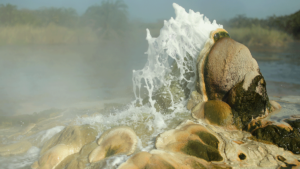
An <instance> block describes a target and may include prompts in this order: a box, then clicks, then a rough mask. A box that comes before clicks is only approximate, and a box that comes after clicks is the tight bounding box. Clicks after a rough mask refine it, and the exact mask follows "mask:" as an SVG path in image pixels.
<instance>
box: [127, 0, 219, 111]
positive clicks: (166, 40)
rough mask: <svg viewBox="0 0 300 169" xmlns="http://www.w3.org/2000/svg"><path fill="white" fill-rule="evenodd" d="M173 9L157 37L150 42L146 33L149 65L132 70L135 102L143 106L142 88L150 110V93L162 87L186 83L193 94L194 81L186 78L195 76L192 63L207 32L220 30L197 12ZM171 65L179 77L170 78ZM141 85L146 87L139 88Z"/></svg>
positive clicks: (150, 39) (177, 7)
mask: <svg viewBox="0 0 300 169" xmlns="http://www.w3.org/2000/svg"><path fill="white" fill-rule="evenodd" d="M173 7H174V9H175V13H176V18H175V19H174V18H171V19H170V20H169V21H164V26H163V28H162V29H161V30H160V35H159V37H157V38H153V37H152V36H151V34H150V31H149V30H148V29H147V37H146V39H147V41H148V44H149V47H148V50H147V52H146V54H147V55H148V61H147V63H146V65H145V67H144V68H143V69H142V70H133V78H132V81H133V90H134V94H135V97H136V99H137V100H138V102H139V103H140V104H142V98H141V95H140V91H141V88H142V87H145V88H146V89H147V91H148V96H149V102H150V104H151V107H152V108H153V109H154V104H155V100H152V96H153V93H154V92H155V91H156V90H158V89H159V87H160V86H162V85H163V86H166V87H170V85H171V81H180V82H182V81H185V82H187V87H188V88H189V89H190V90H193V88H194V86H195V80H196V77H195V76H194V77H191V78H190V79H187V78H186V76H185V74H186V73H189V72H193V73H194V74H195V75H196V70H197V68H196V64H195V63H196V60H197V58H198V55H199V54H200V51H201V49H202V48H203V47H204V44H205V42H206V41H207V39H209V35H210V32H211V31H212V30H216V29H217V28H223V26H222V25H219V24H217V23H216V21H215V20H214V21H213V22H212V23H211V22H210V21H209V20H208V18H206V17H204V16H203V14H200V13H199V12H194V11H193V10H189V13H187V12H186V11H185V9H184V8H182V7H181V6H179V5H177V4H176V3H174V4H173ZM187 54H188V55H189V56H190V58H189V57H188V55H187ZM170 62H176V64H177V67H178V69H179V75H177V76H170V73H171V70H172V64H170ZM143 84H145V86H142V85H143ZM171 97H172V94H171Z"/></svg>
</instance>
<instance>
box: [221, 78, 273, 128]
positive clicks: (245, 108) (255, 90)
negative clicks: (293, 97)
mask: <svg viewBox="0 0 300 169" xmlns="http://www.w3.org/2000/svg"><path fill="white" fill-rule="evenodd" d="M244 83H246V82H245V80H243V81H242V82H240V83H238V84H236V85H235V86H234V87H233V88H232V89H231V90H230V91H229V92H228V93H227V95H226V96H225V97H224V98H223V100H224V101H225V102H226V103H228V104H229V105H230V107H231V108H232V109H233V110H234V111H235V117H234V118H235V119H236V118H238V119H240V121H241V123H242V128H243V130H247V127H248V124H249V123H250V122H251V120H253V119H255V118H257V117H264V116H266V115H268V112H270V109H271V107H270V103H269V98H268V95H267V90H266V82H265V80H264V78H263V76H262V75H258V76H256V77H254V78H253V79H252V81H251V83H250V85H249V87H248V90H245V88H244Z"/></svg>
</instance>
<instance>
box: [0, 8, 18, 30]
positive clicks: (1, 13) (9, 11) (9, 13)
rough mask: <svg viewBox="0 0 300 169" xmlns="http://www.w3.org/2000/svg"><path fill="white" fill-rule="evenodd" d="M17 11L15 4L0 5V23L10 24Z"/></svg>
mask: <svg viewBox="0 0 300 169" xmlns="http://www.w3.org/2000/svg"><path fill="white" fill-rule="evenodd" d="M16 13H17V6H15V5H11V4H6V5H3V4H1V5H0V23H1V24H2V25H12V24H13V22H14V19H15V16H16Z"/></svg>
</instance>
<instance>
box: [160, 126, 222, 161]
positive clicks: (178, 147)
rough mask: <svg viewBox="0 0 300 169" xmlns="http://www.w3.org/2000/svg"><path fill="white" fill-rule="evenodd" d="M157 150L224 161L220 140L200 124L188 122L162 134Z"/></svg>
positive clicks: (207, 159)
mask: <svg viewBox="0 0 300 169" xmlns="http://www.w3.org/2000/svg"><path fill="white" fill-rule="evenodd" d="M155 146H156V148H157V149H161V150H166V151H171V152H179V153H183V154H187V155H190V156H194V157H197V158H201V159H204V160H206V161H222V160H223V158H222V156H221V155H220V152H219V140H218V139H217V138H216V136H214V135H213V134H211V133H210V132H209V131H208V130H207V129H206V128H205V127H203V126H202V125H200V124H196V123H193V122H192V121H186V122H185V123H182V124H181V125H179V126H178V127H176V129H174V130H169V131H167V132H164V133H162V134H160V135H159V136H158V137H157V138H156V144H155Z"/></svg>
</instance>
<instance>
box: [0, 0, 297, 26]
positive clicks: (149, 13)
mask: <svg viewBox="0 0 300 169" xmlns="http://www.w3.org/2000/svg"><path fill="white" fill-rule="evenodd" d="M124 2H125V3H126V4H127V5H128V12H129V17H130V19H141V20H143V21H145V22H154V21H156V20H158V19H169V18H170V17H172V16H174V15H175V14H174V10H173V7H172V3H173V2H175V3H178V4H179V5H181V6H183V7H184V8H185V9H186V10H188V9H192V10H194V11H199V12H200V13H202V14H205V16H207V17H208V18H209V19H210V20H213V19H216V20H219V19H228V18H232V17H235V16H236V15H238V14H246V16H247V17H254V18H255V17H256V18H265V17H267V16H272V15H277V16H280V15H288V14H292V13H294V12H296V11H298V10H299V6H300V1H299V0H288V1H284V0H263V1H261V0H251V1H250V0H248V1H241V0H226V1H224V0H209V1H208V0H163V1H160V0H152V1H148V0H124ZM0 3H1V4H6V3H10V4H13V5H17V6H18V7H20V8H27V9H38V8H40V7H67V8H69V7H70V8H74V9H76V10H77V12H78V13H79V14H84V12H85V11H86V9H87V8H88V7H89V6H91V5H95V4H101V0H51V1H47V0H0Z"/></svg>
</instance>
